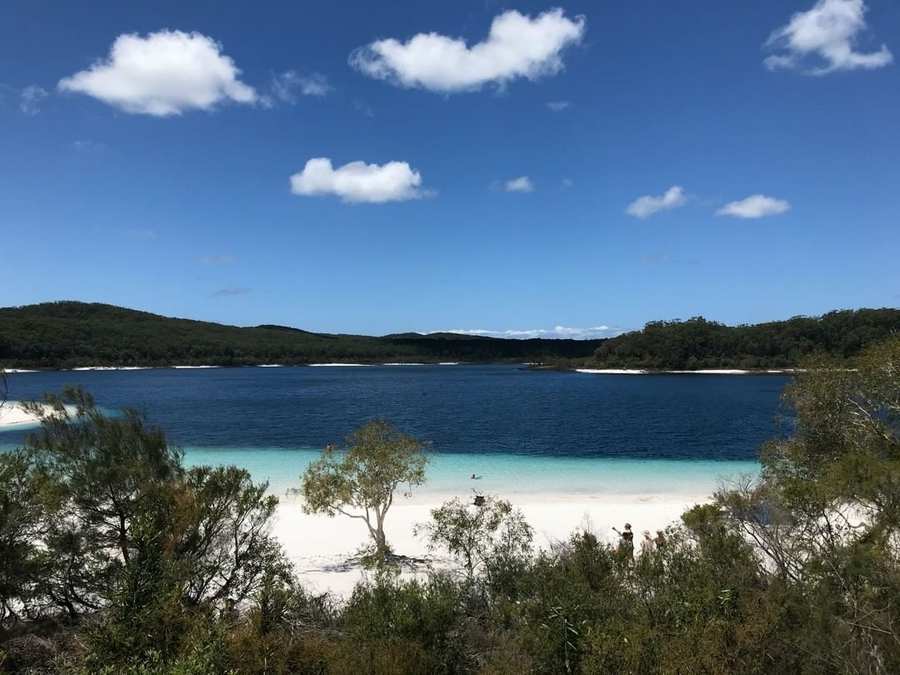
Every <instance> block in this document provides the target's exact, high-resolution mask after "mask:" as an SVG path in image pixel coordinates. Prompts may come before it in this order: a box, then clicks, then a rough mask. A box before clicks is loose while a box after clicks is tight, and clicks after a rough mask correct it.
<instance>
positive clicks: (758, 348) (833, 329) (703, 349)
mask: <svg viewBox="0 0 900 675" xmlns="http://www.w3.org/2000/svg"><path fill="white" fill-rule="evenodd" d="M897 334H900V310H898V309H859V310H843V311H835V312H829V313H828V314H824V315H823V316H820V317H806V316H798V317H794V318H792V319H788V320H787V321H773V322H771V323H760V324H756V325H752V326H751V325H743V326H726V325H724V324H721V323H716V322H715V321H707V320H706V319H704V318H703V317H695V318H692V319H689V320H687V321H654V322H652V323H648V324H647V325H646V326H645V327H644V329H643V330H640V331H635V332H633V333H625V334H624V335H620V336H618V337H615V338H612V339H609V340H606V341H604V342H603V343H602V344H600V346H599V347H597V350H596V351H595V352H594V357H593V359H592V360H590V361H589V364H590V365H591V366H593V367H599V368H647V369H662V370H694V369H699V368H744V369H755V368H758V369H762V368H789V367H793V366H797V365H799V364H800V363H801V362H802V361H803V360H804V359H805V358H807V357H809V356H811V355H814V354H822V355H827V356H830V357H832V358H837V359H852V358H853V357H855V356H856V355H857V354H859V353H860V352H861V351H862V350H863V349H865V348H866V347H868V346H869V345H872V344H874V343H876V342H878V341H880V340H884V339H886V338H888V337H890V336H891V335H897Z"/></svg>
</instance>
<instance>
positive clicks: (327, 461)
mask: <svg viewBox="0 0 900 675" xmlns="http://www.w3.org/2000/svg"><path fill="white" fill-rule="evenodd" d="M426 463H427V459H426V457H425V454H424V452H423V444H422V442H421V441H419V440H417V439H415V438H413V437H412V436H407V435H406V434H403V433H401V432H399V431H398V430H397V429H395V428H394V427H393V426H391V424H389V423H388V422H385V421H382V420H375V421H372V422H369V423H367V424H365V425H363V426H362V427H360V428H359V429H357V430H356V431H355V432H353V433H352V434H351V435H350V437H349V438H348V439H347V443H346V447H343V448H339V447H337V446H333V445H331V446H328V447H327V448H325V450H324V451H323V453H322V456H321V457H320V458H319V459H318V460H316V461H314V462H313V463H312V464H310V465H309V467H308V468H307V470H306V473H305V474H304V475H303V476H302V484H303V496H304V497H305V499H306V503H305V504H304V506H303V510H304V511H306V512H307V513H324V514H326V515H327V516H329V517H333V516H335V515H337V514H341V515H345V516H348V517H350V518H356V519H358V520H362V521H363V522H364V523H365V524H366V528H367V529H368V531H369V535H370V537H371V538H372V543H373V548H374V551H373V553H374V558H375V560H376V561H378V562H379V563H383V562H385V561H386V560H387V558H388V556H389V555H390V547H389V545H388V542H387V538H386V536H385V533H384V521H385V517H386V516H387V513H388V510H389V509H390V508H391V505H392V504H393V503H394V495H395V494H396V492H397V490H398V489H399V488H400V487H401V486H404V485H405V486H406V488H407V489H406V491H405V492H404V493H403V495H404V496H407V497H408V496H410V495H411V494H412V488H413V487H415V486H417V485H421V484H422V483H424V482H425V465H426Z"/></svg>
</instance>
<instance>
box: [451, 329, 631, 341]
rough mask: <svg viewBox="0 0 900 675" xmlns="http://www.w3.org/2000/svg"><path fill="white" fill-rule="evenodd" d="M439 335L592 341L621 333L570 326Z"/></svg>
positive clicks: (464, 331) (483, 330) (469, 330)
mask: <svg viewBox="0 0 900 675" xmlns="http://www.w3.org/2000/svg"><path fill="white" fill-rule="evenodd" d="M435 332H440V333H457V334H459V335H473V336H479V337H498V338H509V339H516V340H530V339H534V338H547V339H569V340H592V339H597V338H602V337H612V336H614V335H619V334H620V333H621V332H622V331H620V330H617V329H615V328H611V327H609V326H591V327H590V328H572V327H570V326H554V327H553V328H532V329H525V330H489V329H487V328H458V329H455V330H449V331H435Z"/></svg>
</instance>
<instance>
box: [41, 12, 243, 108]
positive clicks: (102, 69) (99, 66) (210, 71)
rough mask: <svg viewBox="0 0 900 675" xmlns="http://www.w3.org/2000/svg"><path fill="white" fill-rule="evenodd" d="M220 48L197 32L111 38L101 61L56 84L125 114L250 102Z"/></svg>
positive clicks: (130, 35) (64, 89)
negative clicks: (114, 39) (111, 41)
mask: <svg viewBox="0 0 900 675" xmlns="http://www.w3.org/2000/svg"><path fill="white" fill-rule="evenodd" d="M240 72H241V71H240V70H239V69H238V68H237V67H236V66H235V65H234V61H232V60H231V58H229V57H228V56H226V55H225V54H223V53H222V46H221V45H220V44H219V43H218V42H216V41H215V40H213V39H212V38H210V37H207V36H205V35H201V34H200V33H184V32H182V31H179V30H175V31H172V30H161V31H158V32H156V33H150V34H148V35H147V36H146V37H141V36H140V35H137V34H134V33H131V34H125V35H120V36H119V37H117V38H116V41H115V42H114V43H113V45H112V48H111V49H110V52H109V56H108V57H107V58H106V59H105V60H98V61H96V62H95V63H94V64H93V65H92V66H91V67H90V68H88V69H87V70H82V71H80V72H78V73H75V74H74V75H72V76H71V77H66V78H64V79H62V80H60V81H59V85H58V86H59V89H60V90H61V91H68V92H77V93H82V94H87V95H88V96H93V97H94V98H97V99H99V100H101V101H103V102H104V103H108V104H109V105H111V106H113V107H115V108H119V109H120V110H124V111H125V112H129V113H141V114H145V115H155V116H157V117H167V116H169V115H180V114H181V113H183V112H185V111H188V110H211V109H213V108H214V107H215V106H216V105H218V104H219V103H221V102H223V101H226V100H231V101H235V102H237V103H256V102H257V100H258V96H257V94H256V91H255V90H254V89H253V87H250V86H248V85H246V84H244V83H243V82H241V81H240V80H239V79H238V76H239V75H240Z"/></svg>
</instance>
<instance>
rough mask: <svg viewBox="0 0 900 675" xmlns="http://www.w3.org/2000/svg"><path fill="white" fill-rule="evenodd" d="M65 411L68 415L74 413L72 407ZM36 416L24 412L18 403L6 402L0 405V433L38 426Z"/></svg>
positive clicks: (45, 408) (48, 408) (48, 407)
mask: <svg viewBox="0 0 900 675" xmlns="http://www.w3.org/2000/svg"><path fill="white" fill-rule="evenodd" d="M44 410H47V411H49V410H50V406H46V405H45V406H44ZM66 410H68V411H69V412H70V413H72V412H74V410H75V409H74V407H72V406H66ZM38 422H39V420H38V418H37V416H36V415H34V414H32V413H31V412H29V411H27V410H25V408H24V407H23V405H22V403H21V402H20V401H6V402H5V403H4V404H3V405H0V431H6V430H9V429H21V428H27V427H33V426H37V425H38Z"/></svg>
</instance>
